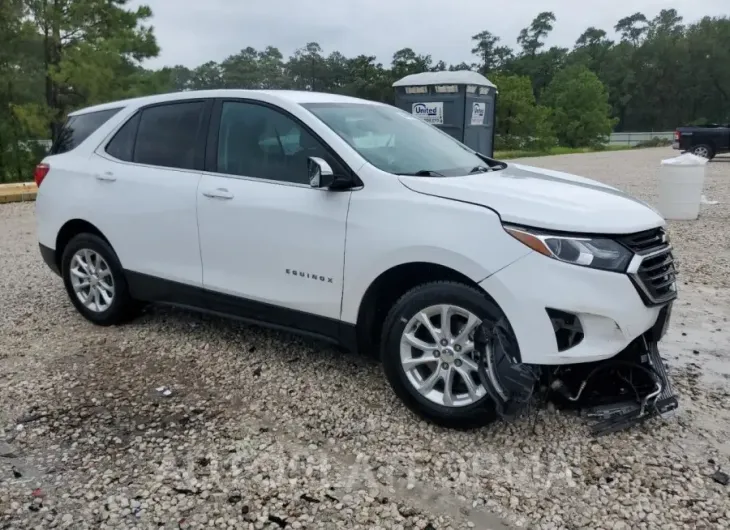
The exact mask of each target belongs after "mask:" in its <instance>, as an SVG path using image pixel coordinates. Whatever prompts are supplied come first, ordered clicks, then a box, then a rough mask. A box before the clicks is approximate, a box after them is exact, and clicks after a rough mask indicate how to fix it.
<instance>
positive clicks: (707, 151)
mask: <svg viewBox="0 0 730 530" xmlns="http://www.w3.org/2000/svg"><path fill="white" fill-rule="evenodd" d="M692 154H693V155H697V156H701V157H703V158H706V159H707V160H712V159H713V158H715V150H714V149H713V148H712V146H710V145H706V144H700V145H696V146H694V147H693V148H692Z"/></svg>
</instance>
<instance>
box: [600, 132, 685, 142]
mask: <svg viewBox="0 0 730 530" xmlns="http://www.w3.org/2000/svg"><path fill="white" fill-rule="evenodd" d="M655 136H656V137H658V138H665V139H667V140H673V139H674V131H660V132H618V133H612V134H611V138H610V139H609V141H608V143H609V145H636V144H638V143H639V142H645V141H647V140H651V139H652V138H654V137H655Z"/></svg>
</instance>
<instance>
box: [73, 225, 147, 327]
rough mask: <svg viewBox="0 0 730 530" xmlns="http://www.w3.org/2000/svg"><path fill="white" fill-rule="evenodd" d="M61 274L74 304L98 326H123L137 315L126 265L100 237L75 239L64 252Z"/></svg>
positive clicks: (83, 235) (91, 235)
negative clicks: (126, 273)
mask: <svg viewBox="0 0 730 530" xmlns="http://www.w3.org/2000/svg"><path fill="white" fill-rule="evenodd" d="M61 274H62V275H63V283H64V286H65V287H66V292H67V293H68V296H69V298H70V300H71V303H72V304H73V305H74V307H75V308H76V310H77V311H78V312H79V313H81V314H82V315H83V316H84V318H86V319H87V320H89V321H91V322H93V323H94V324H97V325H99V326H112V325H114V324H121V323H123V322H126V321H128V320H129V319H131V318H132V317H133V316H134V315H135V314H136V312H137V309H138V304H137V303H136V302H135V301H134V300H132V298H131V296H130V295H129V287H128V285H127V280H126V278H125V276H124V270H123V269H122V265H121V264H120V263H119V259H118V258H117V255H116V253H115V252H114V250H112V248H111V246H109V244H108V243H107V242H106V241H104V240H103V239H101V238H100V237H99V236H96V235H94V234H79V235H77V236H75V237H74V238H73V239H71V241H69V243H68V244H67V245H66V248H65V249H64V250H63V256H62V257H61Z"/></svg>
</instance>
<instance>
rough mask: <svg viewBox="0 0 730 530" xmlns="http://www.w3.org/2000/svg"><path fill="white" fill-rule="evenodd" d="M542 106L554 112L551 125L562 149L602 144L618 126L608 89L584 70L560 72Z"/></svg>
mask: <svg viewBox="0 0 730 530" xmlns="http://www.w3.org/2000/svg"><path fill="white" fill-rule="evenodd" d="M543 102H544V104H545V105H547V106H549V107H550V108H551V109H552V124H553V128H554V129H555V132H556V135H557V137H558V141H559V142H560V144H561V145H566V146H570V147H583V146H590V145H599V144H602V143H604V142H605V140H606V139H607V136H608V135H609V134H611V130H612V129H613V126H614V124H615V121H614V120H613V119H612V118H610V110H611V108H610V105H609V104H608V93H607V91H606V87H605V86H604V85H603V83H601V80H600V79H598V76H597V75H596V74H594V73H593V72H591V71H590V70H589V69H588V68H586V67H585V66H581V65H575V66H569V67H566V68H564V69H563V70H561V71H560V72H558V73H557V74H556V75H555V77H554V78H553V80H552V81H551V82H550V85H549V86H548V87H547V89H546V90H545V94H544V96H543Z"/></svg>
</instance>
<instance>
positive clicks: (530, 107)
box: [491, 74, 556, 150]
mask: <svg viewBox="0 0 730 530" xmlns="http://www.w3.org/2000/svg"><path fill="white" fill-rule="evenodd" d="M491 80H492V81H493V82H494V84H496V85H497V88H498V89H499V97H498V99H497V120H496V127H497V131H496V133H497V148H498V149H523V148H527V149H538V150H544V149H547V148H549V147H552V146H554V145H555V144H556V138H555V135H554V134H553V131H552V130H551V126H550V122H549V115H550V110H549V109H547V108H545V107H541V106H538V105H537V104H536V103H535V95H534V94H533V93H532V84H531V83H530V78H529V77H526V76H516V75H505V74H496V75H494V76H492V79H491Z"/></svg>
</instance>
